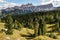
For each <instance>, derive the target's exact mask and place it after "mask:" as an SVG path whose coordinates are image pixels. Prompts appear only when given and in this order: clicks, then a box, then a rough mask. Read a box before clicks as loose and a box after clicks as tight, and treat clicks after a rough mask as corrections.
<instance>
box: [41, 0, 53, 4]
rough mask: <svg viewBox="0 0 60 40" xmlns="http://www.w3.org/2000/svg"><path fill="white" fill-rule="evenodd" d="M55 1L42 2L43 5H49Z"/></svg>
mask: <svg viewBox="0 0 60 40" xmlns="http://www.w3.org/2000/svg"><path fill="white" fill-rule="evenodd" d="M52 2H53V1H52V0H49V1H47V2H46V0H42V3H41V5H46V4H49V3H52Z"/></svg>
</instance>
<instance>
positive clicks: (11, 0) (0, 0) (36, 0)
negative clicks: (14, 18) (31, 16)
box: [0, 0, 60, 9]
mask: <svg viewBox="0 0 60 40" xmlns="http://www.w3.org/2000/svg"><path fill="white" fill-rule="evenodd" d="M27 3H32V4H33V5H35V6H37V5H45V4H49V3H52V4H53V6H54V7H58V6H60V0H0V9H2V8H7V7H14V6H20V5H22V4H27Z"/></svg>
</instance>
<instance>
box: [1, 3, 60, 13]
mask: <svg viewBox="0 0 60 40" xmlns="http://www.w3.org/2000/svg"><path fill="white" fill-rule="evenodd" d="M58 9H60V7H53V5H52V3H50V4H46V5H39V6H34V5H32V4H29V3H28V4H26V5H21V6H14V7H11V8H6V9H2V10H1V12H2V13H3V14H8V13H11V14H25V13H32V12H40V11H50V10H58Z"/></svg>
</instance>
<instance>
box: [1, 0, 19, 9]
mask: <svg viewBox="0 0 60 40" xmlns="http://www.w3.org/2000/svg"><path fill="white" fill-rule="evenodd" d="M0 3H3V4H1V5H0V9H2V8H8V7H14V6H19V5H20V4H17V3H13V2H7V1H6V0H0ZM2 5H3V6H2Z"/></svg>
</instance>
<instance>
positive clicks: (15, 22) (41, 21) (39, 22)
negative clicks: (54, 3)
mask: <svg viewBox="0 0 60 40" xmlns="http://www.w3.org/2000/svg"><path fill="white" fill-rule="evenodd" d="M13 14H14V13H13ZM2 22H5V28H6V29H8V30H7V31H5V33H6V34H13V29H16V30H19V31H20V30H22V28H23V27H25V28H29V29H34V34H33V35H34V37H36V36H39V35H45V34H46V33H52V32H58V33H59V34H60V10H54V11H47V12H33V13H27V14H17V15H12V14H6V16H5V17H4V18H2ZM46 24H55V25H54V26H51V27H49V28H52V29H51V30H50V31H47V30H46ZM3 31H4V30H3ZM54 38H55V37H54Z"/></svg>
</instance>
